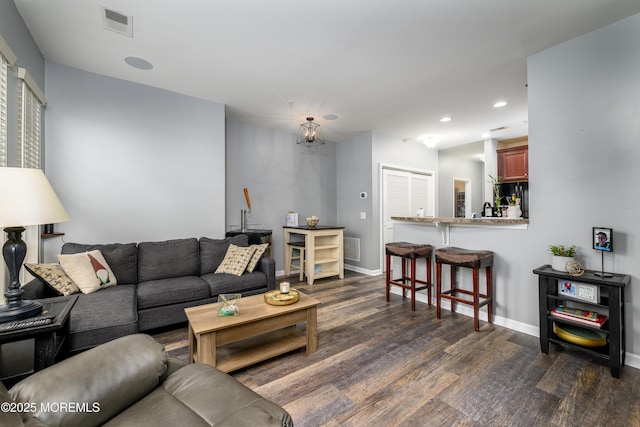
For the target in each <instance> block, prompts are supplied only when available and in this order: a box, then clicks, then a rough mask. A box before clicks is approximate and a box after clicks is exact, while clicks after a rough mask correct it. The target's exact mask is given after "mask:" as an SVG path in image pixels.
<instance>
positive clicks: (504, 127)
mask: <svg viewBox="0 0 640 427" xmlns="http://www.w3.org/2000/svg"><path fill="white" fill-rule="evenodd" d="M508 128H509V126H500V127H499V128H495V129H489V132H497V131H499V130H505V129H508Z"/></svg>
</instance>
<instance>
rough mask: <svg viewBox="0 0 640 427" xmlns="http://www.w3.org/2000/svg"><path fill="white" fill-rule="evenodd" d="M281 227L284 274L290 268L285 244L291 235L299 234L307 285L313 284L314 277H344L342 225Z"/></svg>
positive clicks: (287, 272)
mask: <svg viewBox="0 0 640 427" xmlns="http://www.w3.org/2000/svg"><path fill="white" fill-rule="evenodd" d="M283 228H284V251H285V257H284V259H285V266H284V270H285V275H289V272H290V270H291V265H290V259H289V257H288V256H287V251H288V248H287V244H288V242H291V241H292V240H291V236H292V235H295V234H299V235H302V236H303V238H304V248H305V257H306V259H305V274H306V276H307V283H308V284H309V285H313V282H314V280H315V279H321V278H324V277H331V276H338V277H339V278H341V279H343V278H344V241H343V240H344V227H333V226H326V225H325V226H321V225H318V226H316V227H308V226H299V227H287V226H285V227H283ZM287 260H289V261H287Z"/></svg>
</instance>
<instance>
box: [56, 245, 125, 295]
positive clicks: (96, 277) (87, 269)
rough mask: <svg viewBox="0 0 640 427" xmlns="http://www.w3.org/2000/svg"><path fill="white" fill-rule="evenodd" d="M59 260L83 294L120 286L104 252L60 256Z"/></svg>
mask: <svg viewBox="0 0 640 427" xmlns="http://www.w3.org/2000/svg"><path fill="white" fill-rule="evenodd" d="M58 260H59V261H60V265H61V266H62V268H63V269H64V272H65V273H67V276H69V278H70V279H71V280H73V283H75V284H76V286H77V287H79V288H80V290H81V291H82V293H83V294H90V293H92V292H95V291H97V290H100V289H102V288H106V287H108V286H114V285H117V284H118V281H117V280H116V276H115V275H114V274H113V271H111V268H110V267H109V264H107V261H106V260H105V259H104V257H103V256H102V252H100V251H98V250H94V251H89V252H81V253H77V254H65V255H58Z"/></svg>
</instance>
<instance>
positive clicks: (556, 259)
mask: <svg viewBox="0 0 640 427" xmlns="http://www.w3.org/2000/svg"><path fill="white" fill-rule="evenodd" d="M549 250H550V251H551V253H552V254H553V257H551V268H553V269H554V270H557V271H563V272H564V271H567V269H566V265H567V262H569V261H572V260H574V259H575V258H574V256H575V254H576V245H571V246H569V247H567V246H565V245H550V246H549Z"/></svg>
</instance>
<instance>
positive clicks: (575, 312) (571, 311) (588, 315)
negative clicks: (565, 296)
mask: <svg viewBox="0 0 640 427" xmlns="http://www.w3.org/2000/svg"><path fill="white" fill-rule="evenodd" d="M553 310H554V311H555V312H557V313H562V314H566V315H567V316H574V317H579V318H580V319H585V320H591V321H596V320H597V319H598V313H596V312H595V311H586V310H580V309H579V308H571V307H565V306H564V305H559V306H557V307H556V308H554V309H553Z"/></svg>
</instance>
